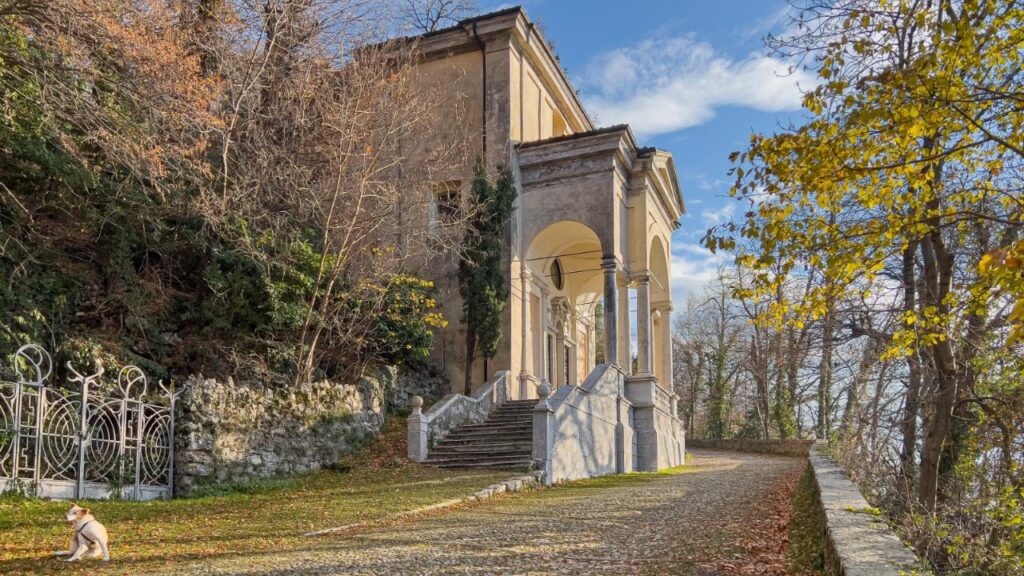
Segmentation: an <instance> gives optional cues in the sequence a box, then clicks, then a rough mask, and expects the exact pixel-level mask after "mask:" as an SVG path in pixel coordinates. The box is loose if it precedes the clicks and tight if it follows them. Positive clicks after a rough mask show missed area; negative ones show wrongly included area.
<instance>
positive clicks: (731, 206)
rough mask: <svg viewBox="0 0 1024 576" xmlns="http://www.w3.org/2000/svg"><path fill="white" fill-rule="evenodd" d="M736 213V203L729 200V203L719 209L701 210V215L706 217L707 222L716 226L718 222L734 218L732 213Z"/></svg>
mask: <svg viewBox="0 0 1024 576" xmlns="http://www.w3.org/2000/svg"><path fill="white" fill-rule="evenodd" d="M735 213H736V203H735V202H729V203H727V204H724V205H722V207H720V208H718V209H717V210H712V209H710V208H706V209H704V210H701V211H700V217H701V218H703V219H704V223H705V224H708V225H710V226H715V225H717V224H723V223H725V222H728V221H729V220H730V219H731V218H732V215H733V214H735Z"/></svg>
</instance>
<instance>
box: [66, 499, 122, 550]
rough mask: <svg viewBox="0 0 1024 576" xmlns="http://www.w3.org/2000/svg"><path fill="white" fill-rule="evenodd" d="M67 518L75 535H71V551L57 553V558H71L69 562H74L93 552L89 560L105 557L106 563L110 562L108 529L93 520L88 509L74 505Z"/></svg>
mask: <svg viewBox="0 0 1024 576" xmlns="http://www.w3.org/2000/svg"><path fill="white" fill-rule="evenodd" d="M65 518H66V519H67V521H68V522H71V526H72V528H73V529H74V533H73V534H72V535H71V546H70V547H69V549H68V550H62V551H60V552H57V553H56V555H57V556H70V558H68V559H67V561H68V562H74V561H75V560H80V559H81V558H82V556H85V555H86V553H88V552H91V553H90V554H89V556H88V558H98V557H99V556H103V560H104V561H106V560H110V552H109V551H108V550H107V529H106V528H104V527H103V524H100V523H99V522H97V521H96V519H95V518H93V515H92V514H90V513H89V509H88V508H82V507H81V506H79V505H78V504H75V503H72V504H71V509H70V510H68V513H67V515H66V516H65Z"/></svg>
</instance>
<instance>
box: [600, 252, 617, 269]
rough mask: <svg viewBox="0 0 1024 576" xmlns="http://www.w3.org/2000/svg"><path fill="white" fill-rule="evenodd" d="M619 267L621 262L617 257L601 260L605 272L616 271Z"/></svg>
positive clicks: (607, 257) (606, 257)
mask: <svg viewBox="0 0 1024 576" xmlns="http://www.w3.org/2000/svg"><path fill="white" fill-rule="evenodd" d="M618 267H619V261H618V260H617V259H616V258H615V256H605V257H604V258H601V268H602V269H603V270H604V271H605V272H608V271H615V270H617V269H618Z"/></svg>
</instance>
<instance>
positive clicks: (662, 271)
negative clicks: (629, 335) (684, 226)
mask: <svg viewBox="0 0 1024 576" xmlns="http://www.w3.org/2000/svg"><path fill="white" fill-rule="evenodd" d="M670 266H671V262H670V261H669V255H668V252H667V250H666V248H665V242H664V241H663V240H662V239H661V238H660V237H658V236H655V237H654V238H652V239H651V246H650V251H649V252H648V263H647V268H648V271H649V276H650V284H651V287H650V314H651V371H652V373H653V374H654V377H655V378H657V379H658V382H659V383H660V384H661V385H662V386H663V387H665V388H666V389H669V390H671V389H672V382H671V380H672V318H671V316H672V287H671V284H670V282H671V276H670V273H669V270H670Z"/></svg>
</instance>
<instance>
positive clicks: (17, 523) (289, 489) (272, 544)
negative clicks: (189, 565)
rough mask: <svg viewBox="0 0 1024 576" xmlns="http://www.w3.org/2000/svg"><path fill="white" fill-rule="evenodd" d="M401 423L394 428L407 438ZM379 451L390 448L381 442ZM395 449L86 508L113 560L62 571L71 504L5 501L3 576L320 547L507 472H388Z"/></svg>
mask: <svg viewBox="0 0 1024 576" xmlns="http://www.w3.org/2000/svg"><path fill="white" fill-rule="evenodd" d="M403 423H404V422H402V421H397V422H395V423H394V424H393V425H392V426H391V427H390V428H391V429H389V434H387V435H386V436H391V435H396V436H397V435H398V433H394V432H393V430H392V429H397V430H398V432H400V433H404V426H401V424H403ZM380 444H391V442H390V441H388V440H385V441H384V442H381V443H380ZM393 453H394V448H393V447H384V446H377V447H372V446H371V448H369V449H368V450H367V451H366V452H365V453H364V454H362V455H360V456H357V457H355V458H353V459H352V462H351V464H352V471H351V472H347V473H339V472H329V471H320V472H316V473H312V474H307V475H302V476H296V477H291V478H285V479H275V480H272V481H267V482H260V483H255V484H252V485H247V486H243V487H240V488H238V489H236V490H235V491H234V492H231V493H228V494H224V495H218V496H205V497H199V498H189V499H179V500H171V501H152V502H114V501H89V502H85V501H82V502H80V504H82V505H83V506H86V507H88V508H91V509H92V510H93V513H94V514H95V515H96V517H97V519H98V520H99V521H100V522H102V523H103V524H104V525H106V527H107V530H108V531H109V532H110V550H111V561H110V562H109V563H107V562H100V561H95V560H89V561H83V562H78V563H70V564H69V563H65V562H64V561H63V560H61V559H59V558H56V557H54V556H53V555H52V553H53V552H54V551H56V550H63V549H66V548H67V545H68V539H69V537H70V534H71V531H70V525H69V524H68V523H67V522H65V521H64V513H65V512H66V511H67V508H68V506H69V505H68V503H67V502H62V501H46V500H25V499H15V498H6V497H5V498H0V574H3V575H6V574H54V573H78V574H145V573H147V572H150V571H155V570H157V569H158V568H161V567H164V568H165V567H167V566H169V565H172V564H173V563H175V562H179V561H183V560H190V559H202V558H206V557H216V556H223V555H231V554H242V553H246V552H250V551H254V550H266V549H271V548H280V547H301V546H310V545H315V539H310V538H306V537H303V536H302V534H303V533H304V532H308V531H312V530H318V529H322V528H329V527H333V526H340V525H345V524H351V523H355V522H361V521H366V520H375V519H383V518H386V517H388V516H390V515H391V514H394V513H397V512H402V511H406V510H411V509H414V508H418V507H420V506H424V505H427V504H432V503H435V502H439V501H442V500H446V499H450V498H455V497H460V496H468V495H470V494H472V493H473V492H475V491H476V490H479V489H480V488H483V487H485V486H488V485H490V484H493V483H495V482H498V481H501V480H504V479H507V478H509V477H510V476H512V475H513V474H512V473H509V472H495V471H493V470H492V471H480V472H472V471H463V470H457V471H451V470H449V471H444V470H439V469H434V468H425V467H419V466H412V465H404V466H400V467H397V468H388V467H384V466H379V465H375V463H376V462H379V461H381V460H384V461H388V462H390V461H391V460H390V459H389V458H388V457H387V455H388V454H393Z"/></svg>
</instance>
